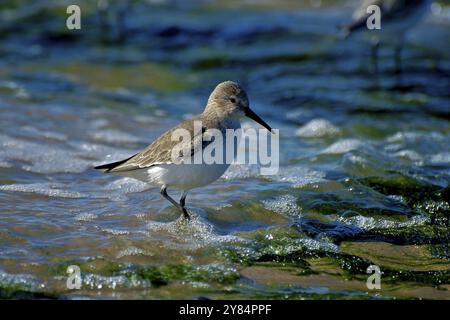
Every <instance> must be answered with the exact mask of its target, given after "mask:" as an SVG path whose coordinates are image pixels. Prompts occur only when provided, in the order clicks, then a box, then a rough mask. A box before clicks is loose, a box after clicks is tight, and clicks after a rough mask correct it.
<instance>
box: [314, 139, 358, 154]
mask: <svg viewBox="0 0 450 320" xmlns="http://www.w3.org/2000/svg"><path fill="white" fill-rule="evenodd" d="M363 145H364V144H363V143H362V142H361V141H360V140H358V139H341V140H339V141H337V142H335V143H333V144H332V145H331V146H329V147H328V148H326V149H325V150H323V151H322V153H325V154H342V153H347V152H350V151H353V150H357V149H359V148H361V147H362V146H363Z"/></svg>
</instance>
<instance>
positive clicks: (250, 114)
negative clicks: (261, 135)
mask: <svg viewBox="0 0 450 320" xmlns="http://www.w3.org/2000/svg"><path fill="white" fill-rule="evenodd" d="M245 115H246V116H247V117H249V118H250V119H252V120H254V121H256V122H258V123H259V124H260V125H262V126H263V127H264V128H266V129H267V130H269V131H270V132H272V133H273V131H272V128H271V127H270V126H269V125H268V124H267V123H266V122H265V121H264V120H263V119H261V118H260V117H259V116H258V115H257V114H256V113H254V112H253V111H252V109H250V108H246V110H245Z"/></svg>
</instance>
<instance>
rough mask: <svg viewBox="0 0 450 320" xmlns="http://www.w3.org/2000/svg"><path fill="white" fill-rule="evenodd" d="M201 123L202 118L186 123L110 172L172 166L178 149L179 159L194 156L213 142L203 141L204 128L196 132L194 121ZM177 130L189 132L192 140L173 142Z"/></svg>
mask: <svg viewBox="0 0 450 320" xmlns="http://www.w3.org/2000/svg"><path fill="white" fill-rule="evenodd" d="M196 120H198V121H200V120H201V116H197V117H195V118H193V119H190V120H187V121H184V122H182V123H180V124H179V125H178V126H176V127H174V128H172V129H170V130H169V131H166V132H165V133H163V134H162V135H161V136H160V137H159V138H158V139H156V140H155V141H154V142H153V143H152V144H150V145H149V146H148V147H147V148H146V149H144V150H143V151H141V152H139V153H138V154H136V155H135V156H134V157H131V158H130V159H128V160H127V161H125V162H123V163H120V164H119V165H118V166H116V167H114V168H111V169H110V170H109V172H125V171H130V170H137V169H143V168H148V167H151V166H154V165H158V164H172V163H174V162H173V161H172V160H173V159H172V150H173V149H174V148H176V149H177V153H178V154H179V159H180V158H181V157H182V155H191V156H193V155H194V154H195V153H196V152H197V151H201V150H203V148H205V147H206V145H208V144H209V143H211V141H203V133H204V132H205V130H206V127H205V126H202V130H201V132H194V125H193V123H194V122H193V121H196ZM177 129H185V130H187V131H188V132H189V134H190V136H191V140H190V141H189V142H186V143H184V144H180V141H176V140H175V141H172V134H173V133H174V131H175V130H177Z"/></svg>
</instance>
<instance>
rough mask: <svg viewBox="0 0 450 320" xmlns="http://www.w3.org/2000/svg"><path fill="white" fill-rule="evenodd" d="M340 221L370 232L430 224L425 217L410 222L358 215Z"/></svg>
mask: <svg viewBox="0 0 450 320" xmlns="http://www.w3.org/2000/svg"><path fill="white" fill-rule="evenodd" d="M338 221H339V222H340V223H342V224H346V225H352V226H356V227H358V228H360V229H362V230H365V231H369V230H373V229H392V228H404V227H410V226H419V225H423V224H425V223H427V222H429V218H427V217H424V216H413V217H412V218H411V219H409V220H408V221H393V220H387V219H381V218H380V219H375V218H373V217H365V216H361V215H358V216H352V217H340V218H339V219H338Z"/></svg>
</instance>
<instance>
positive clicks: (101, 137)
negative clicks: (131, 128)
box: [90, 129, 141, 143]
mask: <svg viewBox="0 0 450 320" xmlns="http://www.w3.org/2000/svg"><path fill="white" fill-rule="evenodd" d="M90 136H91V137H92V138H93V139H94V140H96V141H100V142H106V143H137V142H140V141H141V139H140V138H139V137H137V136H134V135H132V134H129V133H126V132H123V131H120V130H117V129H104V130H97V131H95V132H94V133H91V134H90Z"/></svg>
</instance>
